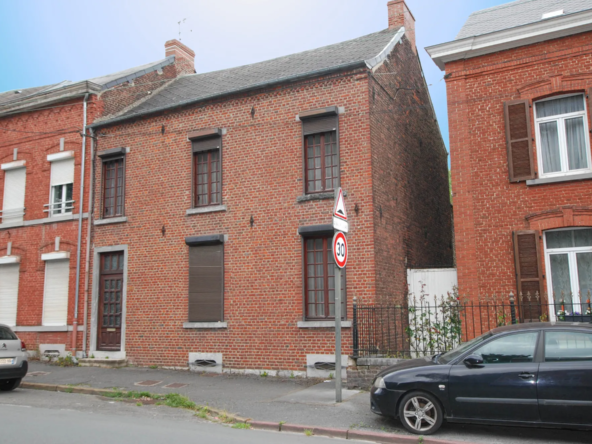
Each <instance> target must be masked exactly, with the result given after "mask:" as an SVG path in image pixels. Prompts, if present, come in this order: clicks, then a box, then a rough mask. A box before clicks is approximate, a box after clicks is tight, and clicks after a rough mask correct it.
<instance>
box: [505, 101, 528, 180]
mask: <svg viewBox="0 0 592 444" xmlns="http://www.w3.org/2000/svg"><path fill="white" fill-rule="evenodd" d="M504 116H505V120H506V142H507V146H508V170H509V176H510V182H520V181H521V180H527V179H534V178H535V174H534V161H533V158H532V132H531V129H530V108H529V104H528V100H513V101H510V102H506V103H504Z"/></svg>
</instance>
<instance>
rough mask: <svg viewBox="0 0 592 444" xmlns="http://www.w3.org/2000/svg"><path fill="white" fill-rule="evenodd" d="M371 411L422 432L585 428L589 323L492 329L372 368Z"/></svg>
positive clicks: (591, 373)
mask: <svg viewBox="0 0 592 444" xmlns="http://www.w3.org/2000/svg"><path fill="white" fill-rule="evenodd" d="M370 399H371V409H372V411H373V412H374V413H377V414H379V415H384V416H392V417H396V418H399V419H400V421H401V422H402V423H403V426H405V428H406V429H407V430H409V431H410V432H412V433H415V434H422V435H429V434H432V433H434V432H435V431H436V430H438V429H439V428H440V426H441V425H442V422H443V421H444V420H446V421H448V422H463V423H480V424H503V425H527V426H537V427H542V426H544V427H569V428H578V429H580V428H582V429H592V324H575V323H574V324H572V323H565V322H558V323H547V322H541V323H531V324H520V325H511V326H506V327H500V328H496V329H494V330H492V331H490V332H488V333H486V334H484V335H482V336H479V337H478V338H475V339H473V340H472V341H469V342H466V343H464V344H462V345H461V346H460V347H458V348H457V349H455V350H452V351H449V352H447V353H444V354H440V355H435V356H433V357H431V358H422V359H414V360H410V361H406V362H401V363H399V364H397V365H394V366H392V367H389V368H388V369H385V370H383V371H382V372H380V373H379V374H378V375H377V376H376V378H375V380H374V383H373V386H372V391H371V397H370Z"/></svg>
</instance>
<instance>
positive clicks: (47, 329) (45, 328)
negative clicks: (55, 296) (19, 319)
mask: <svg viewBox="0 0 592 444" xmlns="http://www.w3.org/2000/svg"><path fill="white" fill-rule="evenodd" d="M10 328H11V330H12V331H16V332H38V333H51V332H60V331H73V330H74V327H72V326H71V325H22V326H17V327H10ZM78 331H84V325H79V326H78Z"/></svg>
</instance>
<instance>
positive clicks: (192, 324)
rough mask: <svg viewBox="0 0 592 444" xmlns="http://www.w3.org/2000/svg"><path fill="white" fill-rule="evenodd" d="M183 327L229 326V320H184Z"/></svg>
mask: <svg viewBox="0 0 592 444" xmlns="http://www.w3.org/2000/svg"><path fill="white" fill-rule="evenodd" d="M183 328H228V322H184V323H183Z"/></svg>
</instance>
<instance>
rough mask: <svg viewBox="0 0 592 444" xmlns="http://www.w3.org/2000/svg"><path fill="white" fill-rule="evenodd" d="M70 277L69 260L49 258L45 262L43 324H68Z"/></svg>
mask: <svg viewBox="0 0 592 444" xmlns="http://www.w3.org/2000/svg"><path fill="white" fill-rule="evenodd" d="M69 277H70V261H69V260H49V261H46V262H45V290H44V293H43V325H66V322H67V319H68V287H69V284H70V279H69Z"/></svg>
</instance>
